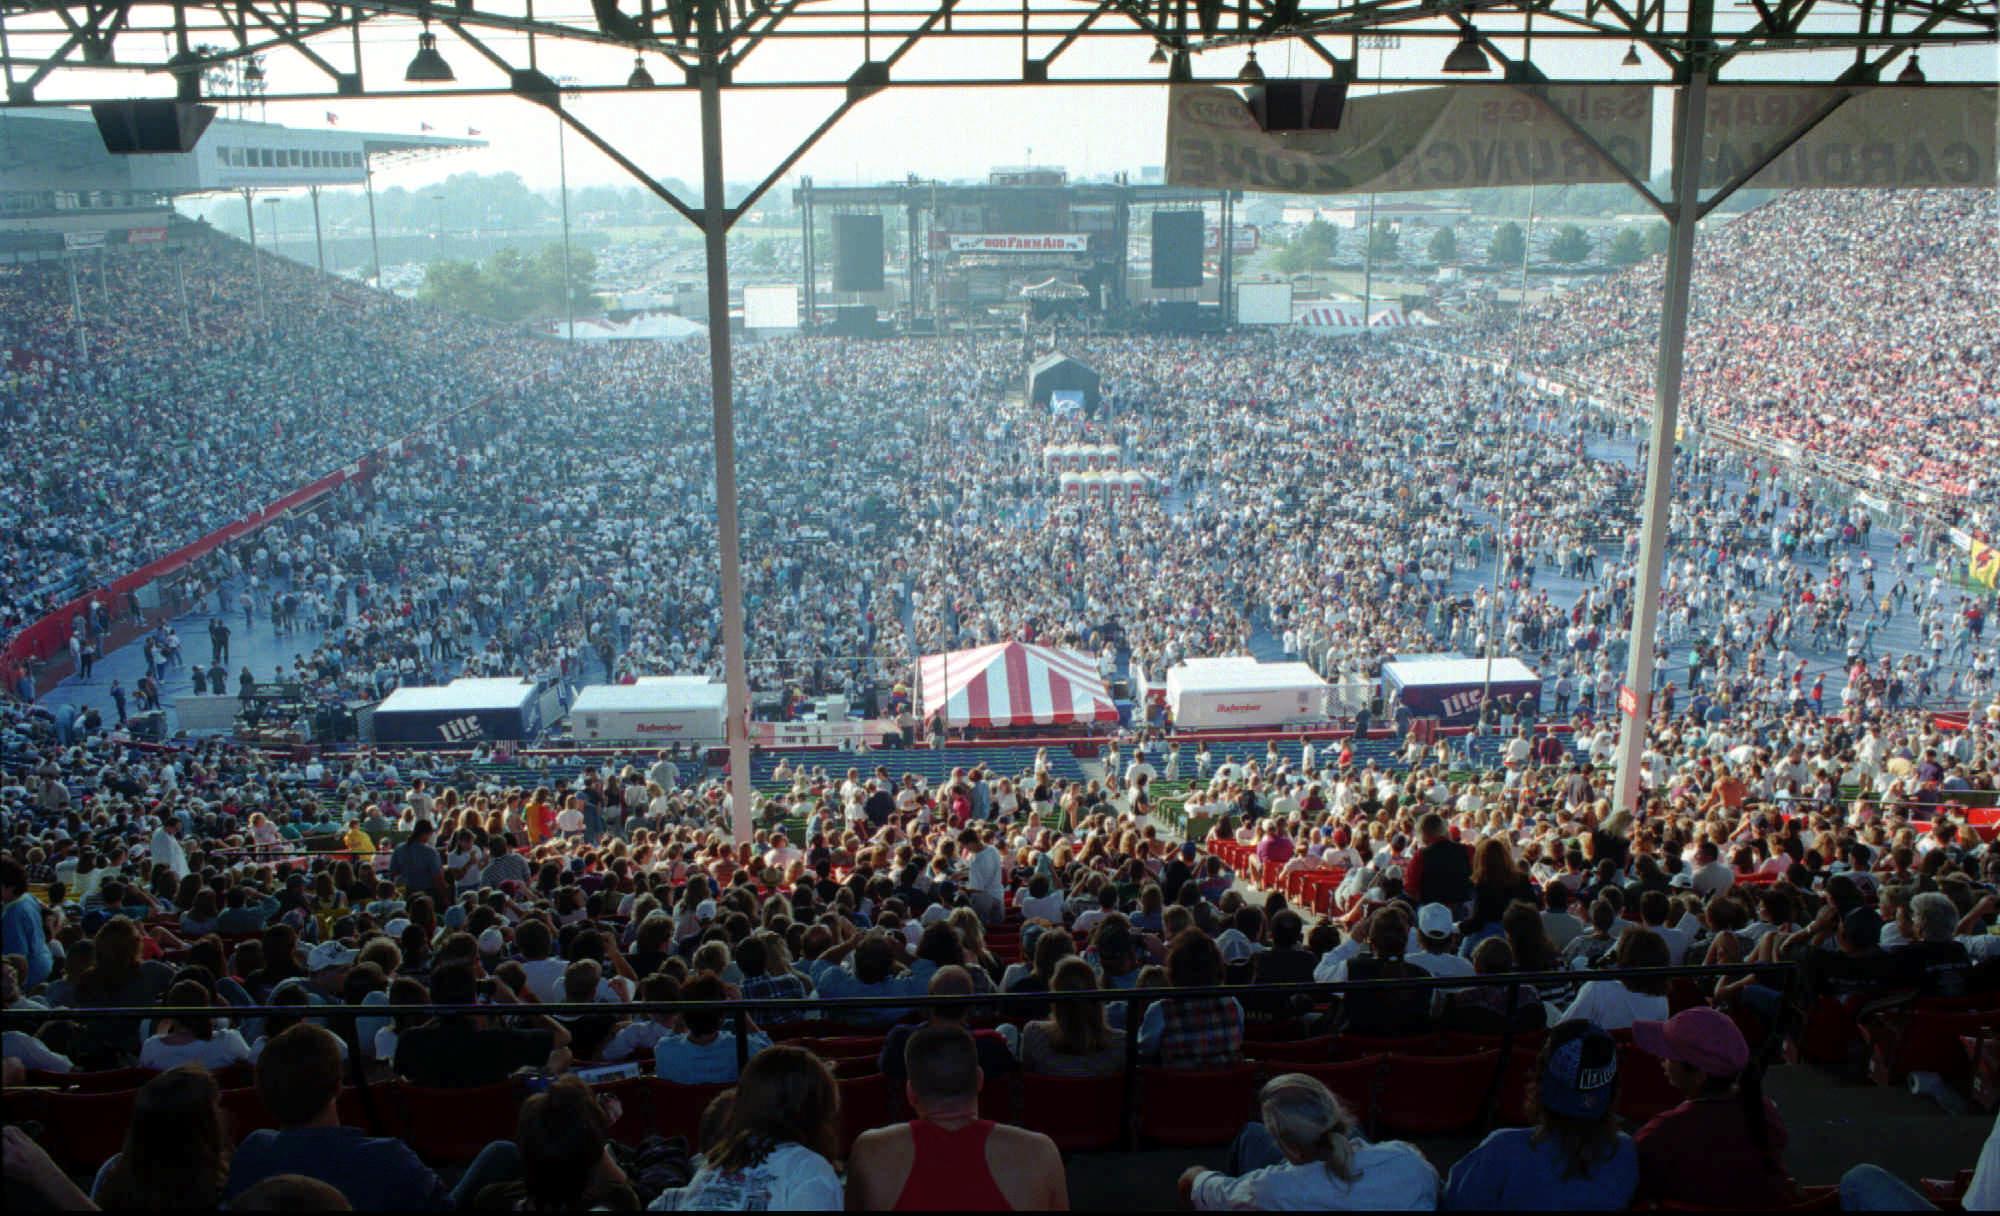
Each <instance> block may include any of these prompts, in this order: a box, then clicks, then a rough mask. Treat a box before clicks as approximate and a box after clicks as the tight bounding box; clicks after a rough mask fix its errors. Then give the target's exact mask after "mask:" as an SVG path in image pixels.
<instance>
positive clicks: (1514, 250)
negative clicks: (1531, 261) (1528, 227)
mask: <svg viewBox="0 0 2000 1216" xmlns="http://www.w3.org/2000/svg"><path fill="white" fill-rule="evenodd" d="M1527 255H1528V237H1527V234H1526V233H1524V232H1522V231H1521V226H1520V225H1519V224H1514V223H1507V224H1502V225H1500V227H1499V228H1498V229H1496V230H1495V231H1494V233H1493V241H1492V243H1491V244H1489V245H1487V246H1486V260H1487V261H1489V262H1493V263H1496V264H1498V265H1501V266H1515V265H1519V264H1520V261H1521V259H1522V258H1524V257H1526V256H1527Z"/></svg>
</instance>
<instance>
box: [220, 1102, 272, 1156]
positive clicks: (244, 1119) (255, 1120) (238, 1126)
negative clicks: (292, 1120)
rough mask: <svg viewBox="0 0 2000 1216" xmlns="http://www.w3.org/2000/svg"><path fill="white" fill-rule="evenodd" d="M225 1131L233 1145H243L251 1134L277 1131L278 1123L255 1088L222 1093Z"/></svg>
mask: <svg viewBox="0 0 2000 1216" xmlns="http://www.w3.org/2000/svg"><path fill="white" fill-rule="evenodd" d="M222 1116H223V1131H225V1132H227V1133H228V1134H229V1139H230V1141H231V1143H234V1144H241V1143H243V1141H244V1139H245V1138H246V1137H248V1136H249V1135H250V1133H251V1132H255V1131H263V1130H265V1129H267V1128H271V1129H275V1128H276V1127H277V1126H278V1121H277V1120H276V1119H274V1118H272V1117H271V1112H270V1111H269V1110H268V1109H266V1108H265V1106H264V1096H263V1095H262V1094H260V1093H258V1092H257V1090H256V1089H255V1088H243V1089H225V1090H223V1091H222Z"/></svg>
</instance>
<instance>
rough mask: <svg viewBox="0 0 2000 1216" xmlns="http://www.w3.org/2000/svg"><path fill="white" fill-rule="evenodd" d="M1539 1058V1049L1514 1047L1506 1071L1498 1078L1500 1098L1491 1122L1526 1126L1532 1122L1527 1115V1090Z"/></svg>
mask: <svg viewBox="0 0 2000 1216" xmlns="http://www.w3.org/2000/svg"><path fill="white" fill-rule="evenodd" d="M1539 1058H1540V1053H1539V1051H1529V1050H1524V1049H1521V1048H1515V1049H1514V1054H1513V1056H1512V1057H1511V1058H1509V1059H1508V1061H1507V1071H1506V1072H1505V1073H1504V1074H1503V1075H1502V1076H1501V1078H1500V1100H1499V1102H1498V1104H1497V1106H1496V1108H1495V1110H1494V1112H1493V1122H1494V1123H1495V1124H1497V1125H1498V1126H1500V1127H1526V1126H1528V1124H1530V1123H1532V1122H1533V1120H1532V1119H1530V1118H1529V1117H1528V1090H1529V1087H1530V1086H1531V1085H1532V1084H1533V1082H1534V1077H1535V1065H1536V1064H1537V1062H1538V1061H1539Z"/></svg>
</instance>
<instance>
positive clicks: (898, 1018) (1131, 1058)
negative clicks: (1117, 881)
mask: <svg viewBox="0 0 2000 1216" xmlns="http://www.w3.org/2000/svg"><path fill="white" fill-rule="evenodd" d="M1801 975H1802V969H1801V968H1800V966H1799V965H1798V964H1796V963H1791V962H1770V963H1730V964H1716V965H1699V966H1698V965H1684V966H1677V967H1643V968H1620V969H1593V970H1586V971H1550V972H1520V973H1509V974H1502V975H1471V976H1420V977H1419V976H1412V977H1401V978H1395V979H1377V980H1344V981H1339V982H1320V981H1313V982H1308V983H1288V984H1221V985H1216V986H1213V987H1206V988H1144V989H1142V988H1132V989H1106V988H1096V989H1090V990H1088V991H1083V992H1012V993H1004V992H994V993H979V994H973V995H969V996H936V995H931V994H928V993H924V994H911V995H908V996H877V997H840V998H831V999H826V998H813V997H807V998H803V999H800V998H791V999H756V998H735V999H731V1000H730V1001H728V1002H727V1003H726V1004H724V1005H723V1006H722V1011H723V1013H724V1014H725V1016H726V1017H727V1018H728V1019H729V1021H730V1023H731V1028H732V1030H733V1032H734V1037H735V1045H736V1066H737V1070H738V1072H739V1074H740V1072H741V1071H742V1069H743V1067H744V1066H745V1065H747V1064H748V1063H749V1059H750V1035H751V1034H752V1032H753V1029H754V1022H753V1014H756V1013H758V1012H765V1013H770V1014H779V1015H785V1014H797V1015H801V1017H804V1016H805V1015H814V1014H817V1015H821V1016H820V1017H819V1019H818V1020H820V1021H822V1022H824V1023H826V1024H827V1025H828V1026H830V1027H837V1028H838V1029H839V1031H840V1033H841V1034H842V1035H846V1034H851V1033H853V1032H854V1031H855V1030H857V1029H859V1028H860V1027H859V1026H858V1025H856V1024H855V1023H849V1022H842V1021H838V1020H836V1018H837V1016H838V1015H840V1014H845V1013H859V1014H864V1015H870V1017H868V1018H863V1019H862V1020H861V1021H862V1023H863V1024H868V1025H871V1026H875V1025H879V1029H880V1030H881V1032H882V1033H883V1034H884V1036H886V1035H887V1033H888V1031H889V1030H890V1029H891V1027H892V1026H894V1025H895V1024H897V1023H900V1022H903V1021H905V1020H906V1019H907V1018H908V1016H909V1015H911V1014H913V1013H919V1012H925V1011H930V1010H939V1009H959V1010H963V1011H965V1013H966V1014H967V1015H988V1016H990V1015H991V1013H992V1012H993V1011H995V1010H1024V1009H1025V1010H1030V1011H1036V1012H1039V1011H1041V1010H1043V1009H1046V1008H1047V1007H1049V1006H1052V1005H1058V1004H1096V1005H1120V1006H1122V1007H1123V1008H1124V1025H1123V1027H1122V1029H1121V1030H1120V1031H1119V1033H1121V1034H1122V1038H1123V1044H1124V1053H1125V1058H1124V1067H1123V1071H1122V1074H1121V1075H1122V1080H1123V1096H1122V1102H1121V1106H1120V1112H1121V1119H1122V1127H1123V1131H1124V1137H1125V1144H1126V1146H1127V1147H1128V1148H1133V1147H1136V1146H1137V1143H1138V1136H1139V1129H1140V1123H1139V1118H1138V1116H1139V1110H1140V1101H1141V1094H1140V1079H1141V1074H1142V1069H1143V1068H1144V1067H1145V1065H1144V1060H1143V1058H1142V1055H1141V1052H1140V1049H1139V1032H1140V1027H1141V1024H1142V1022H1143V1021H1144V1019H1145V1015H1146V1010H1147V1009H1148V1007H1149V1006H1151V1005H1153V1004H1155V1003H1157V1002H1169V1001H1177V1000H1197V999H1199V1000H1212V999H1220V998H1234V999H1236V1000H1237V1001H1238V1002H1239V1004H1241V1003H1242V1002H1244V1000H1245V998H1248V999H1249V1000H1251V1001H1255V1002H1257V1003H1258V1004H1260V1005H1270V1004H1276V1005H1283V1006H1287V1007H1290V1006H1292V1005H1295V1004H1296V1003H1297V1001H1298V999H1299V998H1304V999H1305V1000H1306V1001H1308V1002H1310V1003H1311V1004H1312V1005H1313V1006H1315V1007H1317V1006H1319V1005H1321V1004H1323V1003H1325V1002H1326V1001H1327V1000H1329V999H1330V998H1336V997H1347V996H1350V995H1355V994H1392V993H1411V992H1426V993H1437V992H1456V991H1461V990H1465V989H1474V988H1504V989H1506V1005H1505V1009H1506V1010H1507V1011H1508V1013H1507V1014H1506V1015H1504V1016H1505V1019H1506V1020H1505V1024H1504V1026H1503V1028H1502V1029H1501V1031H1500V1032H1499V1033H1498V1034H1497V1035H1484V1034H1479V1033H1478V1032H1468V1034H1471V1035H1473V1036H1474V1037H1478V1038H1482V1039H1488V1038H1490V1039H1497V1042H1496V1043H1495V1044H1494V1046H1493V1047H1492V1048H1481V1049H1480V1050H1481V1051H1483V1050H1495V1051H1496V1055H1497V1058H1496V1060H1495V1062H1494V1068H1493V1073H1492V1075H1491V1077H1490V1078H1489V1079H1488V1081H1487V1085H1486V1095H1485V1099H1484V1102H1483V1104H1482V1115H1481V1118H1480V1124H1481V1126H1482V1127H1491V1126H1492V1125H1493V1123H1494V1121H1495V1119H1496V1117H1497V1116H1498V1114H1499V1113H1500V1101H1501V1098H1502V1096H1503V1092H1504V1087H1505V1084H1506V1081H1507V1077H1508V1071H1509V1069H1510V1068H1511V1067H1513V1066H1514V1064H1515V1051H1516V1047H1517V1044H1518V1043H1519V1041H1520V1039H1521V1038H1522V1037H1523V1036H1524V1035H1533V1034H1538V1033H1540V1032H1539V1031H1537V1030H1536V1029H1534V1028H1526V1029H1523V1028H1522V1027H1520V1026H1518V1025H1517V1024H1516V1018H1515V1016H1514V1012H1515V1011H1517V1010H1518V1009H1520V1008H1521V1007H1522V1006H1521V998H1522V995H1523V989H1533V990H1535V991H1536V992H1537V993H1538V994H1539V993H1541V992H1542V991H1544V990H1554V991H1558V992H1568V991H1569V990H1570V989H1572V988H1574V987H1575V986H1576V985H1578V984H1581V983H1584V982H1587V981H1589V980H1592V979H1617V980H1640V981H1669V980H1675V979H1690V980H1703V979H1730V978H1737V977H1742V976H1763V977H1766V978H1770V977H1782V980H1783V990H1782V991H1783V994H1784V995H1783V999H1782V1000H1781V1002H1780V1016H1779V1017H1777V1018H1775V1019H1771V1020H1770V1024H1769V1027H1768V1031H1767V1033H1766V1035H1765V1037H1764V1040H1763V1042H1762V1043H1760V1044H1757V1045H1755V1046H1753V1049H1752V1053H1751V1064H1750V1070H1751V1071H1752V1072H1754V1073H1756V1074H1758V1075H1761V1074H1762V1072H1763V1070H1764V1069H1766V1068H1767V1067H1769V1065H1770V1062H1771V1060H1772V1059H1773V1058H1774V1056H1775V1055H1776V1052H1777V1049H1778V1046H1779V1044H1780V1043H1781V1042H1782V1041H1783V1037H1784V1033H1785V1031H1786V1028H1787V1026H1788V1023H1789V1021H1790V1019H1791V1016H1792V1015H1793V1013H1794V1011H1795V1009H1796V1007H1797V1001H1796V999H1795V998H1796V997H1797V995H1798V993H1799V984H1800V982H1801ZM699 1010H705V1011H709V1012H715V1011H716V1010H717V1005H716V1003H715V1002H711V1001H618V1002H611V1001H606V1002H590V1003H578V1002H562V1003H540V1002H536V1001H533V1000H531V999H530V1000H522V1001H520V1002H518V1003H512V1004H494V1003H480V1004H474V1005H393V1004H391V1005H268V1004H265V1005H235V1006H231V1005H218V1006H211V1007H197V1008H185V1007H179V1006H154V1007H142V1008H90V1009H50V1010H21V1009H9V1010H5V1011H0V1027H4V1028H6V1029H10V1030H14V1029H25V1028H27V1027H29V1026H32V1025H35V1024H41V1023H46V1022H51V1021H81V1022H96V1021H142V1022H144V1021H158V1020H161V1019H165V1018H172V1017H176V1016H185V1017H200V1018H235V1019H239V1020H241V1019H244V1018H255V1017H269V1016H281V1017H287V1018H303V1019H308V1020H319V1021H332V1022H335V1023H336V1024H344V1025H343V1031H342V1033H343V1037H344V1038H345V1039H346V1040H348V1042H347V1046H348V1051H347V1056H348V1060H349V1062H350V1064H351V1066H352V1074H353V1084H354V1086H355V1088H356V1089H357V1090H359V1091H360V1093H359V1095H358V1096H359V1100H360V1101H361V1102H362V1104H363V1109H364V1111H366V1112H367V1113H368V1117H369V1118H370V1119H371V1120H376V1119H377V1116H376V1115H375V1113H374V1108H373V1105H372V1099H371V1098H370V1097H369V1091H370V1089H371V1083H370V1081H369V1079H368V1076H367V1072H366V1070H365V1069H364V1067H363V1063H362V1056H363V1053H362V1051H361V1050H360V1049H359V1044H358V1043H357V1042H355V1039H356V1037H357V1032H356V1030H355V1028H354V1023H355V1021H357V1020H359V1019H362V1018H395V1017H401V1016H411V1017H427V1018H438V1017H521V1016H546V1017H553V1018H562V1017H582V1016H603V1015H605V1014H634V1015H641V1016H648V1017H650V1016H654V1015H659V1014H680V1013H688V1012H692V1011H699ZM885 1010H887V1011H893V1013H894V1016H893V1017H884V1016H883V1013H882V1011H885ZM1244 1013H1245V1021H1244V1028H1245V1031H1246V1038H1245V1040H1244V1049H1245V1052H1246V1056H1247V1058H1246V1061H1245V1062H1246V1063H1251V1064H1256V1063H1259V1062H1260V1061H1258V1060H1257V1059H1256V1057H1255V1056H1254V1055H1248V1052H1249V1050H1250V1048H1251V1045H1252V1044H1253V1043H1255V1042H1256V1041H1257V1040H1253V1039H1249V1038H1248V1037H1247V1030H1248V1027H1249V1025H1250V1022H1249V1016H1248V1015H1249V1013H1250V1009H1249V1008H1248V1007H1247V1006H1245V1008H1244ZM1301 1016H1302V1015H1301V1014H1300V1013H1297V1012H1293V1013H1287V1014H1284V1015H1281V1016H1280V1019H1279V1020H1280V1021H1297V1020H1298V1019H1299V1018H1300V1017H1301ZM871 1018H874V1019H881V1020H880V1022H879V1023H874V1022H872V1021H871ZM804 1024H805V1025H807V1026H810V1025H811V1021H809V1020H808V1021H806V1022H805V1023H804ZM784 1025H785V1029H786V1030H787V1031H788V1032H790V1031H794V1030H796V1029H797V1028H798V1027H799V1026H800V1025H801V1023H800V1021H798V1020H797V1019H794V1018H790V1017H787V1018H785V1019H784ZM1317 1033H1321V1034H1330V1035H1333V1036H1334V1037H1335V1039H1336V1042H1337V1041H1338V1039H1339V1037H1341V1036H1342V1035H1343V1034H1344V1033H1345V1032H1344V1031H1341V1030H1339V1029H1337V1028H1333V1029H1326V1030H1321V1031H1318V1032H1317ZM1441 1033H1446V1031H1445V1030H1444V1029H1443V1028H1441V1027H1435V1026H1432V1025H1430V1024H1429V1021H1428V1020H1426V1022H1425V1024H1423V1025H1422V1026H1420V1027H1413V1028H1412V1031H1411V1033H1410V1035H1409V1039H1410V1042H1411V1045H1412V1046H1413V1047H1416V1046H1420V1045H1422V1043H1423V1040H1424V1039H1425V1038H1426V1037H1430V1036H1435V1035H1437V1034H1441ZM788 1037H789V1038H810V1037H812V1036H810V1035H797V1034H789V1035H788ZM1369 1045H1370V1048H1371V1052H1370V1054H1375V1053H1377V1052H1380V1051H1383V1050H1393V1049H1392V1048H1385V1047H1384V1045H1383V1043H1382V1041H1381V1040H1380V1039H1378V1038H1376V1037H1374V1036H1369ZM1416 1054H1420V1055H1421V1054H1432V1055H1434V1054H1435V1053H1422V1052H1418V1053H1416ZM1338 1062H1340V1061H1337V1060H1334V1059H1332V1058H1331V1057H1329V1058H1328V1059H1327V1060H1325V1061H1312V1062H1310V1063H1327V1064H1332V1063H1338ZM1265 1063H1268V1064H1269V1065H1270V1066H1271V1067H1272V1068H1273V1069H1274V1070H1275V1071H1281V1072H1282V1071H1286V1068H1287V1065H1289V1064H1295V1063H1307V1062H1304V1061H1297V1060H1271V1061H1265ZM1169 1071H1171V1070H1169ZM1246 1114H1247V1112H1246Z"/></svg>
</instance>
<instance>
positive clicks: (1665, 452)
mask: <svg viewBox="0 0 2000 1216" xmlns="http://www.w3.org/2000/svg"><path fill="white" fill-rule="evenodd" d="M1675 101H1676V102H1677V105H1678V108H1677V110H1676V112H1675V114H1674V132H1673V140H1674V143H1673V148H1674V167H1673V174H1674V208H1673V214H1672V215H1671V216H1670V217H1669V218H1668V237H1667V274H1666V286H1665V292H1664V296H1665V298H1664V301H1663V304H1662V307H1661V314H1660V354H1659V364H1658V374H1657V376H1656V377H1655V379H1654V383H1653V420H1652V432H1651V440H1650V442H1651V444H1652V447H1651V449H1650V450H1649V451H1648V452H1647V453H1646V500H1645V501H1646V505H1645V513H1644V515H1643V516H1642V517H1641V530H1640V533H1639V579H1638V585H1637V586H1636V587H1635V588H1634V589H1633V595H1634V597H1635V598H1634V600H1633V602H1632V649H1631V653H1630V654H1628V655H1627V656H1626V659H1625V686H1626V687H1627V688H1629V689H1631V691H1632V693H1633V695H1634V696H1636V697H1637V701H1638V703H1637V705H1636V707H1635V712H1633V713H1630V714H1626V713H1624V712H1623V711H1622V710H1621V711H1620V721H1619V731H1618V782H1617V787H1616V792H1615V794H1614V806H1615V809H1616V810H1618V811H1624V812H1627V813H1631V812H1633V811H1636V809H1637V808H1638V803H1639V757H1640V755H1641V754H1642V753H1643V752H1644V751H1645V750H1646V731H1647V728H1648V726H1649V724H1650V722H1651V719H1652V715H1653V638H1654V634H1655V632H1656V630H1657V628H1658V626H1659V608H1660V580H1661V576H1662V573H1663V570H1664V567H1665V564H1666V549H1667V517H1668V513H1669V510H1670V508H1671V506H1672V499H1673V491H1674V432H1675V430H1676V429H1677V427H1678V425H1679V422H1680V405H1681V360H1682V356H1683V355H1684V354H1685V350H1686V342H1687V319H1688V286H1689V282H1688V280H1689V278H1690V276H1691V275H1692V273H1693V270H1694V230H1695V226H1696V225H1697V224H1698V223H1699V222H1700V213H1699V210H1698V204H1699V202H1700V197H1701V174H1700V168H1701V148H1702V117H1703V112H1704V111H1705V110H1706V109H1707V106H1708V65H1707V64H1706V63H1705V62H1702V61H1700V60H1697V61H1696V64H1695V67H1694V70H1693V71H1692V72H1691V73H1690V74H1689V76H1688V79H1687V83H1686V84H1685V85H1683V86H1682V87H1681V89H1680V91H1679V93H1678V94H1677V96H1676V97H1675Z"/></svg>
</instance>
